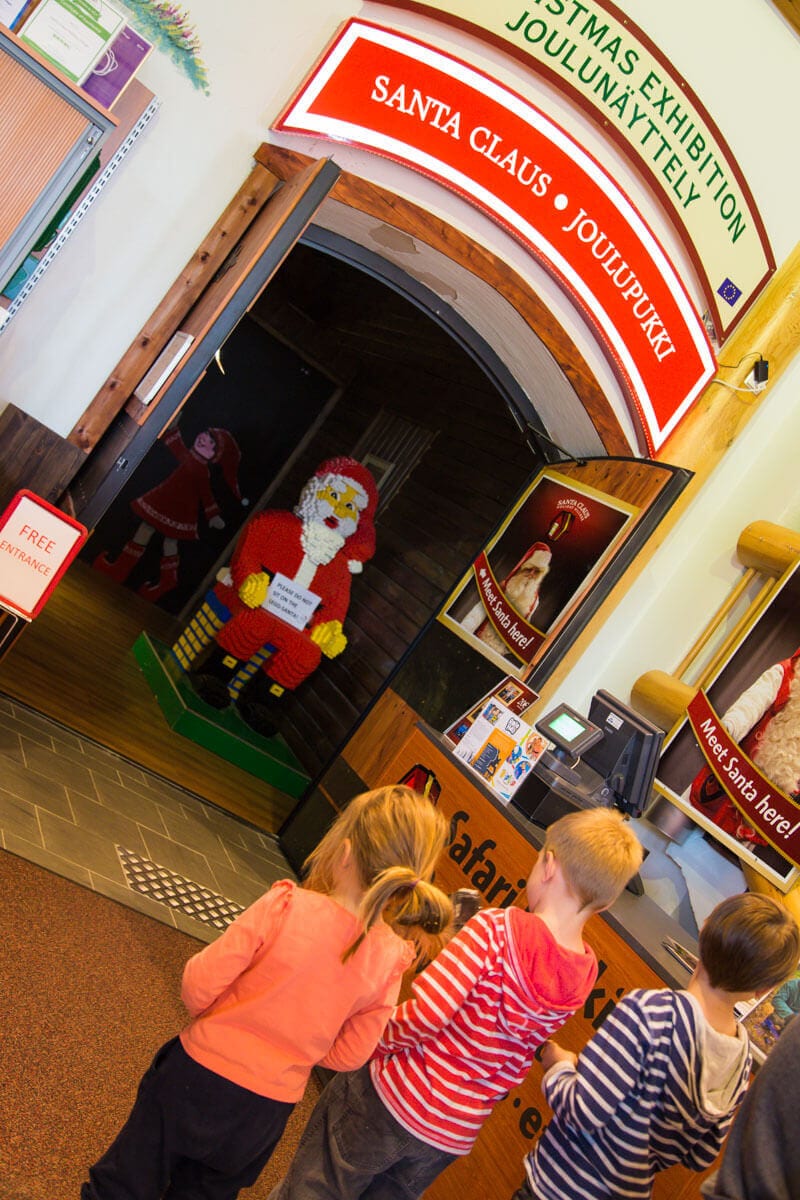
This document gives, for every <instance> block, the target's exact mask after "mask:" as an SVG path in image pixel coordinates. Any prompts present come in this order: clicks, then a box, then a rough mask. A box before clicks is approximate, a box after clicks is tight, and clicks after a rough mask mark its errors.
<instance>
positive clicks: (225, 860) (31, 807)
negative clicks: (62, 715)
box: [0, 695, 292, 941]
mask: <svg viewBox="0 0 800 1200" xmlns="http://www.w3.org/2000/svg"><path fill="white" fill-rule="evenodd" d="M0 846H2V848H3V849H4V850H6V851H9V852H11V853H13V854H19V855H21V856H22V857H23V858H27V859H30V860H31V861H32V862H35V863H38V864H39V865H40V866H42V867H46V868H47V869H48V870H51V871H54V872H56V873H57V874H58V875H63V876H65V877H66V878H68V879H71V880H73V881H74V882H75V883H79V884H82V885H84V886H85V887H88V888H92V889H93V890H94V891H96V892H100V893H102V894H103V895H105V896H109V897H111V898H112V899H113V900H117V901H119V902H121V903H122V904H126V905H128V906H130V907H131V908H135V909H137V910H138V911H140V912H144V913H147V914H148V915H149V916H152V917H154V918H155V919H156V920H159V921H163V922H164V923H166V924H168V925H172V926H173V927H174V928H176V929H180V930H182V931H183V932H184V933H189V934H192V935H193V936H194V937H198V938H201V939H202V940H204V941H210V940H211V939H212V938H213V937H215V936H217V933H218V932H219V930H218V928H215V927H214V926H213V925H212V924H211V923H210V922H209V919H208V914H206V919H205V920H198V919H196V918H195V917H193V916H191V915H189V913H188V912H187V911H185V909H186V905H183V904H181V905H180V906H178V907H173V906H171V905H169V904H167V903H163V902H160V901H159V900H157V899H155V898H154V894H142V893H140V892H139V891H136V890H133V888H132V886H131V881H130V876H129V875H127V874H126V871H125V869H124V868H123V864H122V860H121V858H120V854H119V852H118V849H117V847H124V848H125V850H127V851H131V852H133V853H134V854H135V855H138V856H139V857H140V858H141V859H142V860H145V861H146V862H150V863H153V864H157V865H158V867H159V868H164V869H165V871H166V872H168V873H170V874H171V875H172V876H175V877H177V878H178V879H179V880H181V881H191V884H193V885H196V890H197V889H201V890H202V892H203V894H204V896H206V898H208V897H210V898H211V900H210V903H211V905H212V908H213V903H214V897H223V898H225V900H227V901H229V902H230V903H231V904H232V905H233V906H234V907H239V906H241V907H244V906H246V905H248V904H250V903H252V901H253V900H255V899H257V897H258V896H260V895H261V893H262V892H264V891H265V890H266V889H267V888H268V887H269V886H270V884H271V883H272V882H274V880H276V879H280V878H284V877H286V876H287V875H288V876H291V875H292V870H291V868H290V867H289V866H288V864H287V863H286V861H285V859H284V858H283V855H282V854H281V851H280V848H279V846H278V842H277V839H276V838H275V837H274V835H272V834H268V833H262V832H261V831H260V830H258V829H255V828H254V827H253V826H251V825H248V824H246V823H245V822H243V821H241V820H239V819H238V818H236V817H233V816H231V815H230V814H228V813H225V812H222V811H220V810H219V809H217V808H215V807H214V806H212V805H210V804H209V803H207V802H206V801H204V800H202V799H201V798H200V797H198V796H194V795H192V794H191V793H189V792H185V791H183V790H182V789H180V788H176V787H175V786H174V785H173V784H171V783H167V782H166V781H164V780H163V779H161V778H160V777H159V776H157V775H153V774H150V773H149V772H147V771H144V770H142V769H141V768H140V767H138V766H136V765H134V764H132V763H130V762H128V761H126V760H125V759H123V758H121V757H120V756H119V755H117V754H114V753H113V752H112V751H110V750H106V749H105V748H104V747H102V746H99V745H97V744H96V743H94V742H91V741H89V740H87V739H86V738H84V737H81V736H79V735H78V734H76V733H73V732H72V731H71V730H68V729H66V728H64V727H63V726H61V725H58V724H56V723H55V722H54V721H51V720H49V719H48V718H46V717H43V716H42V715H41V714H39V713H36V712H33V711H32V710H31V709H28V708H26V707H25V706H24V705H21V704H19V703H18V702H17V701H14V700H11V699H10V698H9V697H7V696H3V695H0Z"/></svg>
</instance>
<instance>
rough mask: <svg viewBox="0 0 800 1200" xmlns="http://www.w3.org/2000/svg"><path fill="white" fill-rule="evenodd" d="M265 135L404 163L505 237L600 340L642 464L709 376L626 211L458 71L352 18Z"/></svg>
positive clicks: (675, 299)
mask: <svg viewBox="0 0 800 1200" xmlns="http://www.w3.org/2000/svg"><path fill="white" fill-rule="evenodd" d="M275 128H276V129H279V130H283V131H287V132H293V133H304V134H313V135H316V136H320V135H322V136H323V137H327V138H331V139H335V140H339V141H344V142H348V143H350V144H351V145H355V146H359V147H362V148H365V149H368V150H372V151H375V152H376V153H379V154H381V155H383V156H385V157H387V158H391V159H394V160H395V161H397V162H401V163H404V164H406V165H408V166H411V167H412V168H413V169H415V170H417V171H419V172H421V173H423V174H425V175H428V176H430V177H431V178H433V179H435V180H436V181H437V182H439V183H442V184H444V185H445V186H447V187H449V188H451V189H452V190H453V191H455V192H457V193H458V194H459V195H461V196H462V197H463V198H464V199H466V200H468V201H469V202H470V203H471V204H473V205H475V206H476V207H478V208H480V209H482V210H483V211H484V212H486V213H487V214H488V215H489V216H490V217H491V218H492V219H493V220H494V221H495V222H496V223H497V224H500V225H502V226H504V227H505V228H506V229H507V230H508V231H509V232H510V233H511V234H512V235H513V236H514V237H516V238H517V239H518V240H519V241H521V242H522V243H523V244H524V245H525V246H526V247H527V248H529V249H530V250H531V251H532V252H533V253H534V255H535V256H536V257H537V258H538V259H539V261H540V262H541V263H542V264H543V265H544V266H545V267H546V268H547V269H548V270H549V271H550V273H551V274H552V275H554V276H555V277H556V278H557V279H558V280H559V282H560V284H561V286H562V287H563V288H564V290H565V291H567V292H568V293H570V294H571V295H572V297H573V298H574V300H575V301H576V303H577V304H578V305H579V306H580V308H581V309H582V310H583V312H584V313H585V315H586V317H587V319H588V320H589V321H590V323H591V324H592V325H593V326H594V328H595V329H596V330H597V332H598V334H599V338H600V344H601V346H602V347H603V349H604V351H605V353H606V356H607V357H608V359H609V361H610V362H611V364H612V366H613V368H614V369H615V371H616V373H617V375H618V377H619V379H620V382H621V385H622V387H623V389H624V390H625V392H626V394H627V397H628V402H629V407H630V409H631V412H632V414H633V416H634V418H635V419H636V420H637V423H638V425H639V428H640V429H641V431H642V435H643V438H644V440H645V443H646V445H647V449H648V451H649V452H650V453H652V452H654V451H655V450H657V449H658V447H659V446H660V445H662V443H663V442H664V441H665V439H666V438H667V437H668V436H669V434H670V433H671V432H672V430H673V429H674V428H675V426H676V425H677V423H678V422H679V421H680V419H681V418H682V417H683V416H684V414H685V413H686V412H687V411H688V410H689V408H690V407H691V405H692V404H693V403H694V401H695V400H696V399H697V397H698V396H699V395H700V393H701V392H702V391H703V389H704V388H705V386H706V384H707V383H708V382H709V380H710V379H711V377H712V376H713V374H714V371H715V360H714V355H713V353H712V350H711V344H710V342H709V339H708V335H707V333H706V330H705V327H704V325H703V322H702V320H701V319H700V316H699V314H698V313H697V312H696V311H695V309H694V306H693V304H692V302H691V300H690V298H689V296H688V293H687V292H686V289H685V288H684V286H683V283H682V282H681V280H680V278H679V277H678V274H677V272H676V271H675V268H674V267H673V265H672V263H671V262H670V260H669V259H668V257H667V255H666V254H665V253H664V251H663V249H662V247H661V246H660V244H659V242H658V241H657V239H656V238H655V236H654V235H653V233H652V231H651V230H650V228H649V227H648V225H647V224H646V222H645V221H644V220H643V218H642V216H641V215H640V213H639V212H638V210H637V209H636V208H635V207H634V206H633V204H632V203H631V201H630V200H629V199H628V198H627V196H625V194H624V193H623V192H622V191H621V190H620V188H619V187H618V186H617V184H616V183H615V182H614V180H613V179H612V178H611V176H610V175H609V174H608V173H607V172H606V171H605V170H604V169H603V167H601V165H600V164H599V163H598V162H597V161H596V160H595V159H594V158H593V157H592V156H591V155H590V154H589V153H588V152H587V151H586V150H584V149H583V148H582V147H581V146H579V145H578V144H577V143H576V142H575V141H574V140H573V139H572V138H571V137H570V136H569V135H568V134H567V133H565V132H564V130H563V129H561V128H560V127H559V126H557V125H556V124H555V123H554V122H552V121H551V120H550V119H549V118H547V117H545V116H544V114H543V113H542V112H540V111H539V110H538V109H537V108H535V107H534V106H533V105H532V104H529V103H528V102H527V101H526V100H525V99H524V98H523V97H522V96H520V95H518V94H517V93H516V92H513V91H512V90H511V89H510V88H507V87H505V86H503V85H502V84H500V83H498V82H497V81H496V80H494V79H491V78H490V77H489V76H488V75H485V74H484V73H482V72H480V71H477V70H475V69H474V68H473V67H471V66H469V65H468V64H466V63H464V62H462V61H461V60H460V59H457V58H454V57H453V56H451V55H449V54H445V53H442V52H441V51H439V50H436V49H434V48H433V47H431V46H428V45H426V44H425V43H423V42H420V41H419V40H417V39H416V38H410V37H407V36H405V35H403V34H398V33H395V32H393V31H392V30H389V29H386V28H384V27H382V26H378V25H373V24H369V23H366V22H362V21H357V20H351V21H349V22H347V24H346V25H345V26H344V28H343V29H342V31H341V32H340V33H339V35H338V36H337V37H336V39H335V40H334V42H333V43H332V45H331V46H330V47H329V49H328V50H327V51H326V53H325V55H324V56H323V58H322V59H321V61H320V62H319V63H318V65H317V67H316V69H315V70H314V73H313V74H312V76H311V77H310V78H309V79H308V80H307V81H306V83H305V84H304V85H303V87H302V88H301V90H300V91H299V93H298V94H297V95H296V96H295V98H294V99H293V100H292V102H291V103H290V104H289V106H288V107H287V108H286V110H285V111H284V112H283V113H282V114H281V116H280V117H279V118H278V120H277V121H276V122H275Z"/></svg>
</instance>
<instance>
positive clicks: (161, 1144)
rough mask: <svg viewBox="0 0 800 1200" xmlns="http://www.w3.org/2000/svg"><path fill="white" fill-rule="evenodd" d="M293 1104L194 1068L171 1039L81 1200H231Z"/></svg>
mask: <svg viewBox="0 0 800 1200" xmlns="http://www.w3.org/2000/svg"><path fill="white" fill-rule="evenodd" d="M293 1108H294V1105H293V1104H287V1103H284V1102H282V1101H280V1100H269V1099H268V1098H267V1097H265V1096H258V1095H256V1093H255V1092H251V1091H248V1090H247V1089H246V1088H243V1087H239V1086H238V1084H235V1083H231V1082H230V1080H228V1079H223V1078H222V1076H221V1075H217V1074H215V1073H214V1072H213V1071H208V1070H207V1069H206V1068H205V1067H201V1066H200V1064H199V1063H196V1062H195V1061H194V1059H192V1058H190V1057H189V1055H188V1054H187V1053H186V1051H185V1050H184V1049H183V1046H182V1045H181V1043H180V1041H179V1040H178V1038H173V1039H172V1041H169V1042H167V1043H166V1045H164V1046H162V1047H161V1049H160V1050H159V1051H158V1053H157V1054H156V1056H155V1058H154V1059H153V1062H152V1063H151V1065H150V1067H149V1069H148V1070H147V1071H146V1072H145V1074H144V1076H143V1077H142V1081H141V1083H140V1084H139V1091H138V1094H137V1096H136V1101H135V1103H134V1106H133V1108H132V1109H131V1113H130V1116H129V1117H128V1120H127V1121H126V1122H125V1124H124V1125H123V1127H122V1129H121V1130H120V1132H119V1134H118V1135H117V1137H116V1139H115V1141H114V1142H113V1143H112V1145H111V1146H110V1147H109V1149H108V1150H107V1151H106V1153H105V1154H104V1155H103V1157H102V1158H101V1159H100V1160H99V1161H98V1162H96V1163H95V1165H94V1166H93V1167H92V1168H91V1169H90V1171H89V1181H88V1183H84V1185H83V1187H82V1188H81V1200H162V1197H163V1200H233V1198H234V1197H236V1196H237V1195H238V1194H239V1190H240V1188H243V1187H251V1186H252V1185H253V1184H254V1183H255V1181H256V1180H257V1179H258V1176H259V1175H260V1174H261V1171H262V1170H263V1168H264V1166H265V1165H266V1163H267V1162H268V1161H269V1158H270V1155H271V1154H272V1151H273V1150H274V1149H275V1146H276V1145H277V1143H278V1141H279V1140H280V1137H281V1134H282V1133H283V1130H284V1128H285V1126H286V1122H287V1121H288V1119H289V1116H290V1114H291V1111H292V1109H293Z"/></svg>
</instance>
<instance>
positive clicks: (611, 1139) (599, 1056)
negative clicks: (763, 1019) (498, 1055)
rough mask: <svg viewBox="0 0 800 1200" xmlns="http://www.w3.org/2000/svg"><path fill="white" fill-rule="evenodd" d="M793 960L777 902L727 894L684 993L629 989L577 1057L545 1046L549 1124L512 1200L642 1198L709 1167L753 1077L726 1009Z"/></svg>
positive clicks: (786, 920)
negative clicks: (679, 1171)
mask: <svg viewBox="0 0 800 1200" xmlns="http://www.w3.org/2000/svg"><path fill="white" fill-rule="evenodd" d="M798 958H800V933H798V929H797V925H796V924H795V921H794V918H793V917H792V916H791V914H790V913H789V912H788V911H787V909H786V908H784V906H783V905H781V904H779V903H778V902H777V901H775V900H773V899H771V898H770V897H769V896H763V895H757V894H754V893H744V894H743V895H737V896H729V897H728V899H727V900H723V901H722V903H721V904H718V905H717V906H716V908H715V909H714V910H713V912H712V913H711V914H710V916H709V917H708V919H707V920H706V922H705V923H704V925H703V928H702V929H701V931H700V939H699V963H698V966H697V969H696V970H695V972H694V974H693V975H692V978H691V979H690V981H689V984H688V986H687V988H686V990H685V991H673V990H672V989H671V988H664V989H659V990H647V991H645V990H641V989H637V990H635V991H632V992H630V993H629V994H628V995H627V996H625V997H624V998H623V999H622V1000H621V1001H620V1002H619V1004H618V1005H617V1007H616V1009H615V1010H614V1012H613V1013H611V1014H610V1016H608V1017H607V1018H606V1020H605V1021H604V1022H603V1024H602V1025H601V1026H600V1028H599V1030H598V1031H597V1033H596V1034H595V1035H594V1037H593V1038H592V1039H591V1041H590V1042H588V1044H587V1045H586V1047H585V1048H584V1050H583V1052H582V1053H581V1055H580V1057H579V1058H577V1057H576V1056H575V1055H574V1054H573V1053H572V1052H571V1051H569V1050H565V1049H563V1048H562V1047H561V1046H558V1045H557V1044H556V1043H555V1042H548V1043H547V1045H546V1046H545V1047H544V1051H543V1053H542V1065H543V1066H544V1068H545V1076H544V1079H543V1081H542V1090H543V1092H544V1094H545V1097H546V1099H547V1102H548V1104H549V1105H550V1107H551V1108H552V1109H553V1114H554V1115H553V1119H552V1120H551V1122H550V1124H549V1125H548V1126H547V1128H546V1130H545V1131H544V1133H543V1134H542V1136H541V1137H540V1139H539V1141H538V1142H537V1144H536V1146H535V1147H534V1149H533V1150H532V1151H531V1153H530V1154H529V1155H528V1156H527V1158H526V1160H525V1169H526V1173H527V1183H526V1185H525V1186H523V1188H521V1189H520V1190H519V1191H517V1193H516V1194H515V1200H531V1198H532V1197H533V1198H535V1200H612V1198H613V1200H618V1198H619V1197H622V1196H624V1197H625V1198H626V1200H649V1197H650V1196H651V1195H652V1188H653V1180H654V1179H655V1176H656V1174H657V1172H659V1171H662V1170H664V1169H665V1168H667V1167H671V1166H674V1165H675V1164H678V1163H681V1164H682V1165H683V1166H685V1167H688V1168H689V1169H690V1170H693V1171H703V1170H705V1169H706V1168H707V1167H710V1166H711V1164H712V1163H713V1162H714V1159H715V1158H716V1157H717V1155H718V1154H719V1152H720V1149H721V1147H722V1143H723V1140H724V1137H725V1134H726V1132H727V1130H728V1127H729V1125H730V1123H731V1121H732V1120H733V1116H734V1113H735V1111H736V1107H737V1105H738V1103H739V1101H740V1100H741V1099H742V1096H743V1095H744V1091H745V1088H746V1086H747V1081H748V1077H749V1074H750V1061H751V1055H750V1047H749V1043H748V1039H747V1034H746V1033H745V1031H744V1030H743V1029H742V1027H741V1026H740V1024H739V1023H738V1021H737V1019H736V1013H735V1011H734V1009H735V1006H736V1005H737V1004H739V1003H740V1002H741V1001H744V1000H747V999H750V998H752V997H753V995H755V996H761V995H765V994H766V993H767V992H768V991H769V990H770V989H771V988H773V987H774V986H775V985H776V984H778V983H780V982H781V981H782V980H783V979H785V978H786V977H787V976H788V975H789V974H790V973H791V972H792V971H794V970H795V969H796V968H797V963H798ZM764 1195H766V1193H764Z"/></svg>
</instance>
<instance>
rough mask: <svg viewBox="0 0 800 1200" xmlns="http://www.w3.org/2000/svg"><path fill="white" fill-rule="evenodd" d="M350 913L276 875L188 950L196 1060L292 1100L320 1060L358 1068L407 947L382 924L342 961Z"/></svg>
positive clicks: (352, 920)
mask: <svg viewBox="0 0 800 1200" xmlns="http://www.w3.org/2000/svg"><path fill="white" fill-rule="evenodd" d="M359 929H360V925H359V923H358V921H357V919H356V917H355V916H354V915H353V914H352V913H350V912H348V910H347V909H345V908H342V906H341V905H339V904H337V903H336V901H334V900H332V899H331V898H330V897H329V896H324V895H322V894H321V893H319V892H311V891H306V890H305V889H303V888H300V887H298V886H297V885H296V884H294V883H292V882H291V881H290V880H281V881H280V882H279V883H276V884H274V885H273V887H272V888H271V889H270V890H269V891H268V892H267V893H266V894H265V895H263V896H262V897H261V898H260V899H259V900H257V901H256V902H255V904H252V905H251V906H250V907H249V908H248V909H247V910H246V911H245V912H243V913H242V914H241V915H240V916H239V917H237V918H236V920H235V921H234V922H233V923H232V924H231V925H229V926H228V928H227V929H226V930H225V932H224V933H223V934H222V936H221V937H219V938H218V939H217V940H216V941H214V942H212V943H211V944H210V945H209V946H206V947H205V949H204V950H201V951H200V953H199V954H195V955H194V957H193V958H190V959H189V961H188V963H187V964H186V967H185V969H184V973H183V986H182V989H181V997H182V999H183V1002H184V1004H185V1005H186V1008H187V1009H188V1010H189V1013H190V1015H191V1017H192V1021H191V1023H190V1024H189V1025H188V1026H187V1027H186V1028H185V1029H184V1030H183V1032H182V1033H181V1035H180V1037H181V1043H182V1045H183V1048H184V1049H185V1051H186V1053H187V1054H188V1055H189V1056H190V1057H191V1058H193V1059H194V1060H195V1061H196V1062H199V1063H200V1064H201V1065H202V1066H204V1067H207V1068H208V1069H209V1070H210V1071H214V1072H215V1073H216V1074H217V1075H222V1076H223V1077H224V1078H225V1079H229V1080H231V1081H232V1082H233V1083H237V1084H239V1085H240V1086H241V1087H245V1088H248V1089H249V1090H250V1091H252V1092H256V1093H257V1094H258V1095H260V1096H269V1097H270V1098H271V1099H273V1100H283V1101H287V1102H289V1103H294V1102H295V1101H297V1100H299V1099H300V1098H301V1097H302V1095H303V1092H304V1090H305V1086H306V1081H307V1079H308V1076H309V1074H310V1072H311V1068H312V1067H313V1066H315V1065H316V1064H320V1065H322V1066H325V1067H329V1068H330V1069H331V1070H334V1071H352V1070H355V1068H357V1067H360V1066H362V1065H363V1064H364V1063H365V1062H366V1061H367V1059H368V1058H369V1057H370V1055H371V1053H372V1051H373V1050H374V1049H375V1046H376V1044H377V1041H378V1038H379V1037H380V1035H381V1033H382V1032H383V1029H384V1026H385V1025H386V1022H387V1020H388V1018H389V1016H390V1014H391V1012H392V1009H393V1007H394V1005H395V1003H396V1001H397V996H398V993H399V990H400V983H401V980H402V977H403V973H404V972H405V970H406V969H407V968H408V966H409V965H410V963H411V960H412V957H413V947H412V946H411V944H410V943H409V942H405V941H403V940H402V939H401V938H399V937H398V936H397V935H396V934H395V933H394V932H393V931H392V930H391V929H390V928H389V926H388V925H385V924H384V923H383V922H378V924H377V925H375V926H373V928H372V929H371V930H370V931H369V933H368V934H367V936H366V937H365V939H364V941H363V942H362V943H361V945H360V946H359V948H358V950H357V951H356V953H355V954H354V955H352V956H351V957H350V958H349V959H348V960H347V962H345V963H343V962H342V954H343V953H344V951H345V950H346V948H347V947H348V946H349V945H350V944H351V943H352V942H353V941H354V940H355V938H356V937H357V935H358V932H359Z"/></svg>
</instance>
